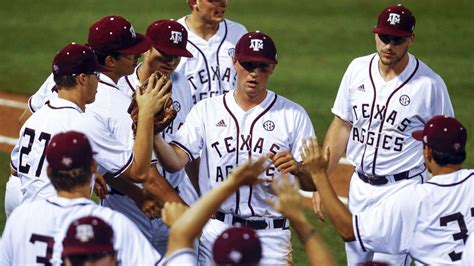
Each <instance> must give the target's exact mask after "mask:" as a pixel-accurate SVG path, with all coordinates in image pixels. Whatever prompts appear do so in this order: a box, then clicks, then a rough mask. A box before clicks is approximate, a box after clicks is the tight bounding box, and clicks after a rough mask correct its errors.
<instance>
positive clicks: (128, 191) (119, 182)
mask: <svg viewBox="0 0 474 266" xmlns="http://www.w3.org/2000/svg"><path fill="white" fill-rule="evenodd" d="M104 178H105V181H106V182H107V184H108V185H109V186H111V187H112V188H113V189H115V190H117V191H118V192H120V193H122V194H124V195H126V196H128V197H129V198H131V199H132V200H133V201H135V202H140V201H143V194H142V192H141V189H140V188H139V187H137V186H135V185H134V184H133V183H132V182H130V180H125V179H124V178H122V177H113V176H111V175H109V174H105V175H104Z"/></svg>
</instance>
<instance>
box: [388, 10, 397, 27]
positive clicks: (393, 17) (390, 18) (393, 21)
mask: <svg viewBox="0 0 474 266" xmlns="http://www.w3.org/2000/svg"><path fill="white" fill-rule="evenodd" d="M387 21H389V22H390V25H396V24H398V23H400V14H397V13H390V14H389V15H388V19H387Z"/></svg>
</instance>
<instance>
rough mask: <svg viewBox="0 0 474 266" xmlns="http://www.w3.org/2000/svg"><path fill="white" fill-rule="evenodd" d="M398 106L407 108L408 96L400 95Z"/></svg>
mask: <svg viewBox="0 0 474 266" xmlns="http://www.w3.org/2000/svg"><path fill="white" fill-rule="evenodd" d="M400 104H401V105H403V106H407V105H409V104H410V97H408V95H402V96H400Z"/></svg>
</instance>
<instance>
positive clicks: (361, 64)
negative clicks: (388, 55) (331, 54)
mask: <svg viewBox="0 0 474 266" xmlns="http://www.w3.org/2000/svg"><path fill="white" fill-rule="evenodd" d="M375 56H376V53H372V54H369V55H365V56H360V57H356V58H354V59H352V61H351V62H350V63H349V67H348V68H355V69H359V68H368V66H369V64H370V61H372V59H373V58H374V57H375Z"/></svg>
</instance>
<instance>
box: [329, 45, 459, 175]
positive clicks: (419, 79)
mask: <svg viewBox="0 0 474 266" xmlns="http://www.w3.org/2000/svg"><path fill="white" fill-rule="evenodd" d="M378 62H379V57H378V55H377V54H372V55H368V56H364V57H360V58H357V59H355V60H353V61H352V63H351V64H350V65H349V67H348V69H347V71H346V73H345V74H344V77H343V78H342V81H341V85H340V87H339V91H338V93H337V97H336V100H335V102H334V106H333V108H332V112H333V113H334V114H335V115H337V116H338V117H340V118H341V119H343V120H345V121H347V122H349V123H350V124H351V125H352V129H351V134H350V137H349V142H348V145H347V158H348V159H349V160H350V161H352V162H354V163H355V164H356V167H357V170H358V171H360V172H363V173H365V174H366V175H374V176H375V175H393V174H398V173H401V172H404V171H408V170H412V169H416V170H415V171H414V172H418V173H419V172H422V171H423V170H424V165H423V155H422V143H421V142H419V141H416V140H415V139H413V138H412V137H411V133H412V132H413V131H416V130H422V129H423V126H424V124H425V123H426V122H427V121H428V120H429V119H430V118H431V117H433V116H435V115H441V114H443V115H448V116H454V112H453V107H452V105H451V100H450V99H449V95H448V91H447V89H446V85H445V84H444V82H443V80H442V79H441V77H439V76H438V75H437V74H436V73H434V72H433V71H432V70H431V69H430V68H429V67H428V66H427V65H425V64H424V63H423V62H421V61H420V60H418V59H416V58H415V57H414V56H413V55H409V63H408V65H407V66H406V68H405V70H404V71H403V72H402V73H401V74H400V75H399V76H398V77H396V78H393V79H392V80H390V81H385V80H384V79H383V78H382V76H381V75H380V72H379V70H378ZM410 174H411V173H410Z"/></svg>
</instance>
